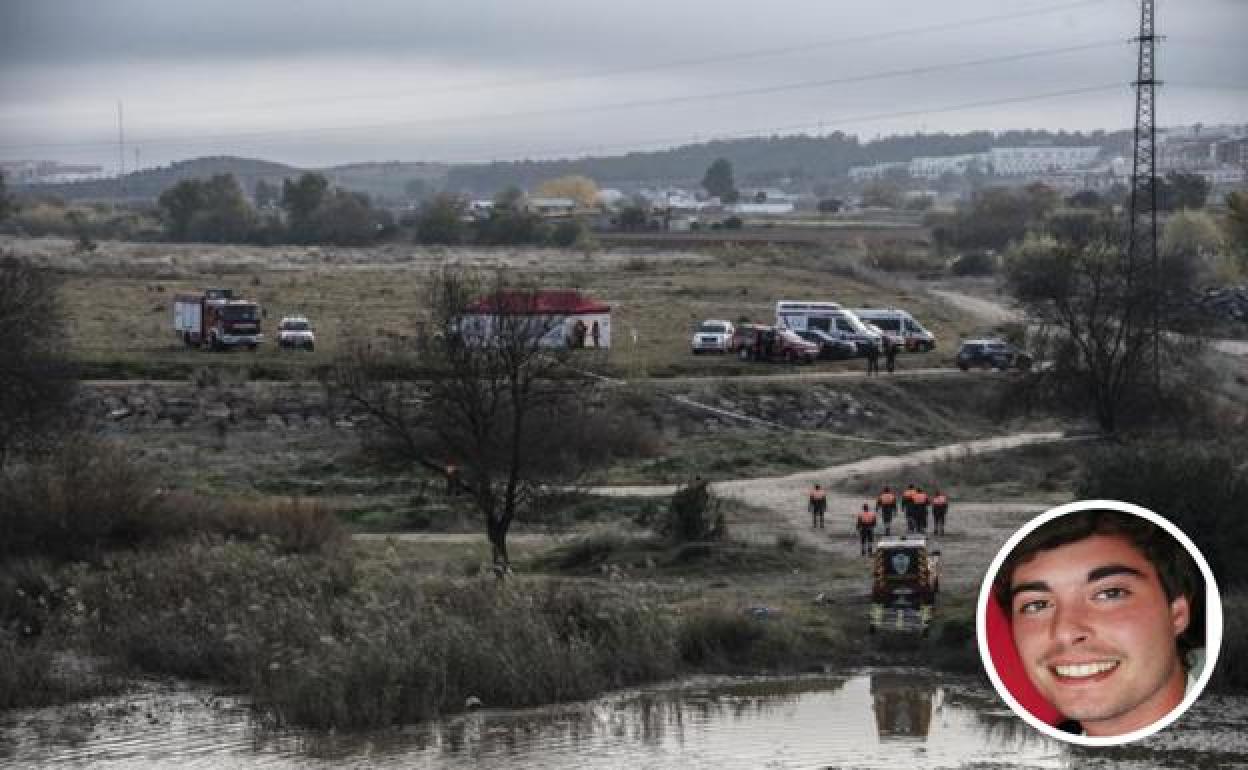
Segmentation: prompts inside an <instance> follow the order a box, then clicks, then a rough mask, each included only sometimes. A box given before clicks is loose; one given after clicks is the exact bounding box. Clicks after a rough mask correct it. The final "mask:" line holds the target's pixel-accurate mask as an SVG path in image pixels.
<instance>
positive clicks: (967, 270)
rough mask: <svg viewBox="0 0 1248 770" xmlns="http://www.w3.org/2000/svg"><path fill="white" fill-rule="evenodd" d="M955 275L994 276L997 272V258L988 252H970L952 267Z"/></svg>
mask: <svg viewBox="0 0 1248 770" xmlns="http://www.w3.org/2000/svg"><path fill="white" fill-rule="evenodd" d="M950 270H952V272H953V274H954V275H992V274H993V273H995V272H996V271H997V258H996V257H995V256H994V255H993V254H992V253H991V252H988V251H970V252H967V253H966V254H963V255H962V256H960V257H958V258H957V259H956V260H954V262H953V264H952V265H951V266H950Z"/></svg>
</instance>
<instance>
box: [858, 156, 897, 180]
mask: <svg viewBox="0 0 1248 770" xmlns="http://www.w3.org/2000/svg"><path fill="white" fill-rule="evenodd" d="M893 169H903V170H906V171H909V170H910V163H909V162H907V161H904V160H903V161H897V162H891V163H876V164H875V165H873V166H854V167H852V168H851V169H850V170H849V178H850V180H851V181H854V182H866V181H869V180H872V179H882V178H883V177H884V175H885V174H887V173H888V172H889V171H892V170H893Z"/></svg>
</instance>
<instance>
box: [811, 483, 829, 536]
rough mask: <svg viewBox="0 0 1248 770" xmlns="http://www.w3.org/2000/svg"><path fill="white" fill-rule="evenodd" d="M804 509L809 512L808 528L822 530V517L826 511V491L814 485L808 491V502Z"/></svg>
mask: <svg viewBox="0 0 1248 770" xmlns="http://www.w3.org/2000/svg"><path fill="white" fill-rule="evenodd" d="M806 507H807V508H808V509H809V510H810V528H811V529H823V515H824V513H826V512H827V510H828V491H827V490H826V489H823V488H822V487H820V486H819V485H818V484H816V485H815V486H814V487H813V488H812V489H811V490H810V501H809V503H808V504H807V506H806Z"/></svg>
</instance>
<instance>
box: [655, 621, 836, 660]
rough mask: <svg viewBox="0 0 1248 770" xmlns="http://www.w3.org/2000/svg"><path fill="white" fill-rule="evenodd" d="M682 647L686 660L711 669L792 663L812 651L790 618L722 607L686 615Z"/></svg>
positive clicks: (681, 638) (681, 654)
mask: <svg viewBox="0 0 1248 770" xmlns="http://www.w3.org/2000/svg"><path fill="white" fill-rule="evenodd" d="M679 649H680V657H681V660H682V661H684V662H685V663H686V664H688V665H691V666H695V667H699V668H712V669H725V668H728V669H731V668H739V667H757V666H776V665H783V664H785V663H788V664H792V663H793V662H794V661H799V660H802V659H803V658H805V657H808V656H810V654H811V652H812V651H811V649H810V646H809V645H808V644H807V643H806V641H805V640H804V638H803V637H802V635H801V633H800V631H799V630H798V628H797V627H796V626H795V625H794V624H793V623H792V622H791V621H790V620H788V619H787V618H784V617H779V618H758V617H753V616H751V615H749V614H746V613H743V612H740V611H732V610H729V609H723V608H718V609H707V610H702V611H699V612H696V613H694V614H692V615H690V616H689V617H687V618H685V620H684V621H683V622H682V623H681V625H680V634H679Z"/></svg>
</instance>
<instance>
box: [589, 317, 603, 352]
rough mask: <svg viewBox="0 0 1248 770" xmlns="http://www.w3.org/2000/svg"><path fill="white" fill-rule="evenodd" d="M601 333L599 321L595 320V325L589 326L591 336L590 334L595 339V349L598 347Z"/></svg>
mask: <svg viewBox="0 0 1248 770" xmlns="http://www.w3.org/2000/svg"><path fill="white" fill-rule="evenodd" d="M601 334H602V331H601V330H600V329H599V328H598V322H597V321H594V325H593V326H591V327H589V336H590V338H592V339H593V341H594V348H595V349H597V348H598V339H599V335H601Z"/></svg>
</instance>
